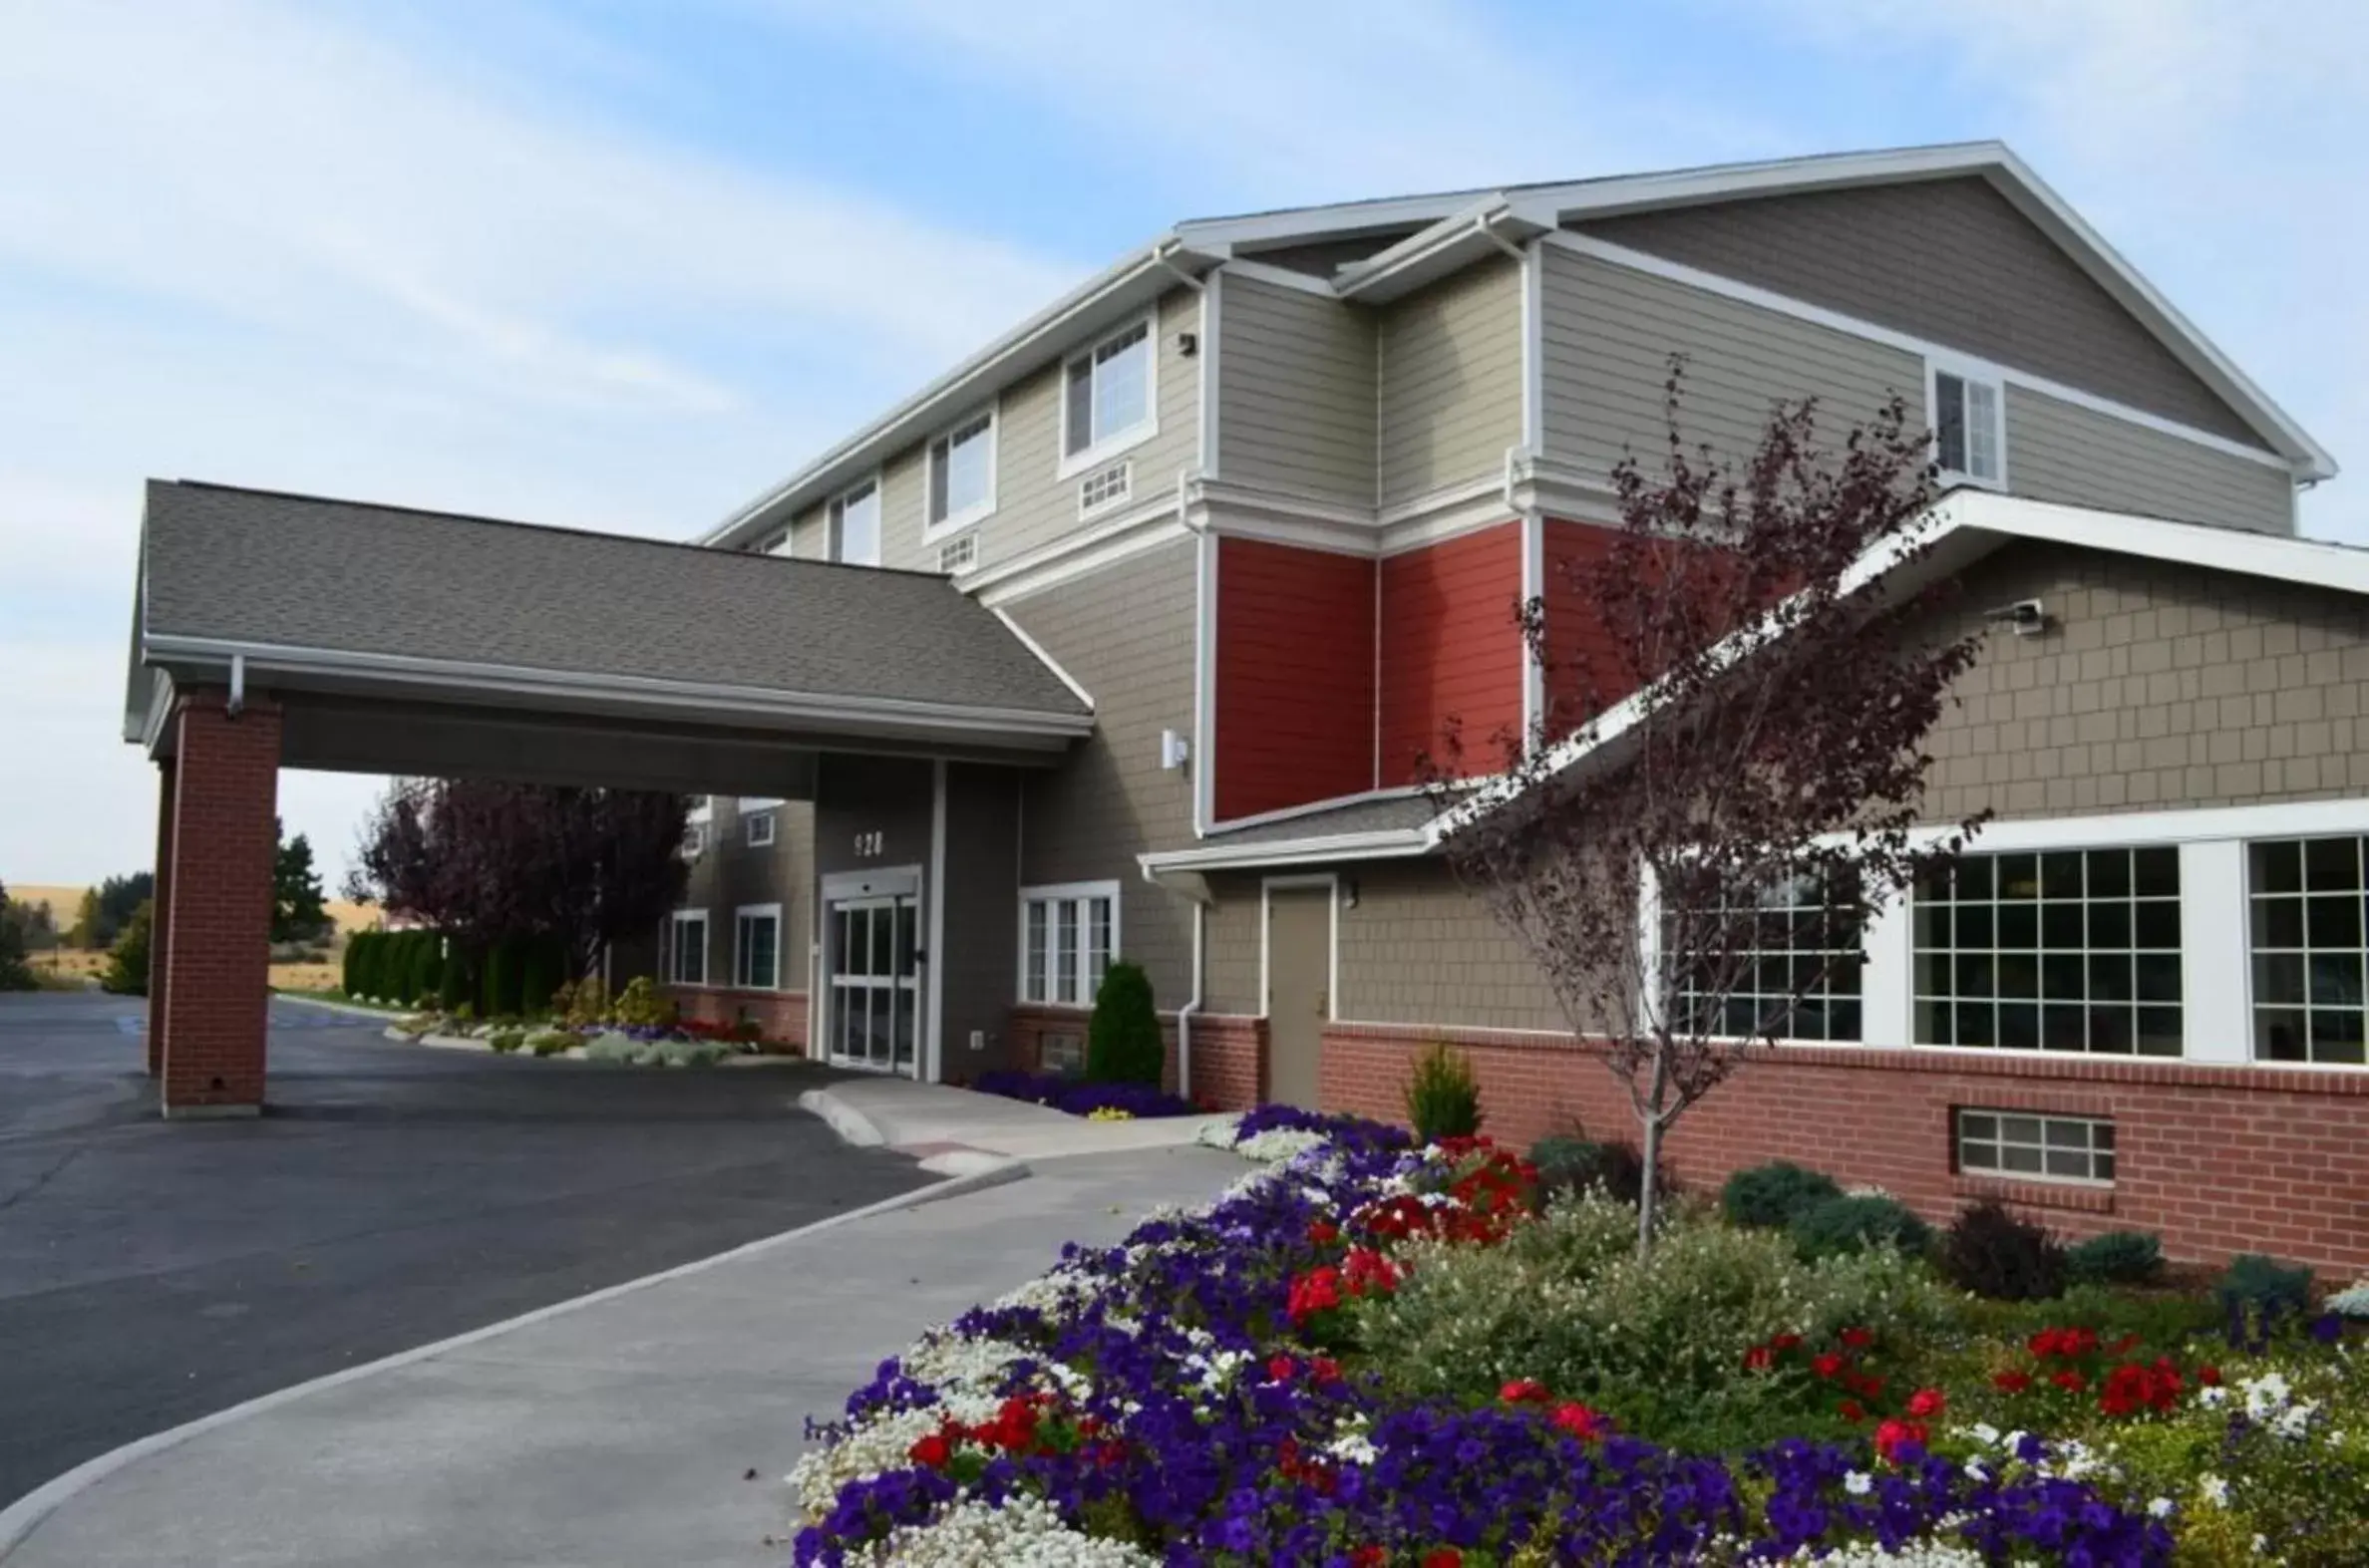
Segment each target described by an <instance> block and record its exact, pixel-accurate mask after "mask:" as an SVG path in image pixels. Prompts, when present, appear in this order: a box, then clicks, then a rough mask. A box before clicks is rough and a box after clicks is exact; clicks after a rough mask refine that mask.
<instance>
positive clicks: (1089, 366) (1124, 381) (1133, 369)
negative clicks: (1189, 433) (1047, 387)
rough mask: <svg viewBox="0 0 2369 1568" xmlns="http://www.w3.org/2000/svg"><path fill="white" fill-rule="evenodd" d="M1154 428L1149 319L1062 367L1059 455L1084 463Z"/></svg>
mask: <svg viewBox="0 0 2369 1568" xmlns="http://www.w3.org/2000/svg"><path fill="white" fill-rule="evenodd" d="M1151 428H1152V320H1151V318H1150V317H1149V316H1147V317H1145V318H1144V319H1143V320H1141V321H1137V322H1134V323H1132V324H1130V325H1128V326H1125V327H1122V328H1120V329H1119V330H1118V331H1117V332H1114V333H1112V334H1111V335H1110V336H1109V337H1107V338H1105V339H1103V340H1102V341H1101V342H1100V343H1097V344H1095V345H1094V347H1092V348H1090V349H1088V350H1087V351H1086V352H1085V353H1083V354H1081V355H1079V356H1078V357H1077V358H1076V359H1073V360H1071V361H1070V362H1069V363H1068V364H1067V365H1066V366H1064V367H1063V369H1062V401H1061V430H1062V436H1061V453H1062V456H1063V457H1064V458H1065V459H1069V460H1072V461H1084V460H1086V459H1088V458H1089V457H1090V456H1091V455H1093V454H1095V453H1098V452H1101V451H1104V450H1106V449H1108V448H1110V447H1113V446H1115V445H1116V444H1117V443H1119V442H1120V441H1123V440H1125V439H1126V438H1128V437H1130V436H1133V435H1136V434H1137V433H1138V432H1143V433H1147V434H1148V433H1149V432H1150V430H1151Z"/></svg>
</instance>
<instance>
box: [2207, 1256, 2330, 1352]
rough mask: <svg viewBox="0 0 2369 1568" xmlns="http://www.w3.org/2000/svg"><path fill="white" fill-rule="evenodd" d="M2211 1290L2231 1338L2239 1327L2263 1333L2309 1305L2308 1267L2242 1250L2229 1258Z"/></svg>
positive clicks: (2298, 1314)
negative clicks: (2226, 1320)
mask: <svg viewBox="0 0 2369 1568" xmlns="http://www.w3.org/2000/svg"><path fill="white" fill-rule="evenodd" d="M2212 1294H2213V1296H2214V1298H2215V1299H2217V1300H2218V1301H2219V1302H2220V1306H2221V1311H2222V1312H2223V1313H2224V1314H2225V1315H2226V1316H2227V1318H2228V1320H2229V1325H2230V1329H2231V1335H2232V1338H2235V1337H2237V1334H2238V1331H2239V1330H2240V1328H2242V1329H2243V1330H2244V1331H2245V1333H2246V1335H2247V1336H2249V1337H2250V1336H2253V1335H2266V1334H2267V1333H2268V1332H2269V1331H2270V1330H2272V1329H2274V1328H2276V1327H2277V1326H2278V1325H2279V1324H2280V1323H2281V1322H2283V1321H2285V1320H2286V1319H2289V1318H2295V1317H2300V1316H2302V1314H2303V1312H2304V1310H2305V1309H2306V1308H2308V1307H2309V1306H2310V1305H2311V1270H2309V1269H2306V1268H2297V1267H2295V1266H2293V1265H2291V1264H2285V1263H2281V1262H2279V1261H2278V1260H2277V1259H2275V1258H2266V1257H2264V1256H2262V1254H2260V1253H2258V1252H2243V1253H2239V1254H2238V1255H2237V1256H2236V1257H2234V1258H2231V1259H2230V1260H2229V1266H2228V1268H2227V1269H2225V1270H2223V1271H2222V1273H2221V1277H2220V1280H2219V1282H2218V1283H2216V1284H2215V1285H2214V1286H2213V1290H2212Z"/></svg>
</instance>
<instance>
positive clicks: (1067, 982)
mask: <svg viewBox="0 0 2369 1568" xmlns="http://www.w3.org/2000/svg"><path fill="white" fill-rule="evenodd" d="M1118 951H1119V884H1118V883H1117V882H1073V883H1069V884H1067V885H1064V886H1060V887H1030V888H1023V889H1022V890H1021V894H1020V1000H1021V1001H1023V1002H1040V1003H1046V1004H1050V1005H1052V1006H1056V1007H1091V1006H1092V1005H1093V1003H1094V995H1095V993H1096V992H1097V991H1100V990H1101V989H1102V982H1103V974H1104V972H1105V971H1106V970H1108V969H1109V968H1110V967H1111V959H1112V956H1113V955H1114V954H1116V953H1117V952H1118Z"/></svg>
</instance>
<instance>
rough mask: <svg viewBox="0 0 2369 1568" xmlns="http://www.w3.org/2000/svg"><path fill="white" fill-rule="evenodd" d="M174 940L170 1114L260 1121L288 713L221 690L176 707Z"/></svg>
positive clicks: (166, 988) (169, 923) (166, 882)
mask: <svg viewBox="0 0 2369 1568" xmlns="http://www.w3.org/2000/svg"><path fill="white" fill-rule="evenodd" d="M172 724H173V726H174V735H175V737H176V741H177V744H176V746H175V747H174V765H175V766H174V769H173V785H172V796H173V809H172V827H171V839H172V859H171V869H170V870H169V871H164V872H161V873H160V876H159V881H160V883H161V884H162V885H161V886H160V888H159V891H160V892H165V891H167V890H168V889H169V897H170V907H169V911H168V912H167V914H166V916H165V925H166V928H167V929H168V930H169V932H170V933H171V938H170V946H169V949H168V951H167V953H166V955H165V966H164V983H163V985H162V986H157V985H152V986H151V987H150V990H151V992H152V993H153V994H157V995H160V996H161V997H162V999H163V1003H164V1021H165V1033H164V1074H163V1077H164V1090H163V1094H162V1096H161V1098H162V1100H163V1104H164V1109H165V1114H166V1115H168V1116H189V1115H198V1116H202V1115H241V1114H245V1115H252V1114H254V1113H255V1112H256V1111H257V1110H259V1109H260V1108H261V1107H262V1104H263V1041H264V1030H265V1026H266V1022H267V1017H268V1008H269V1002H270V989H269V988H270V980H271V973H270V961H271V859H272V852H273V850H274V849H275V848H276V847H277V844H276V840H275V837H274V834H273V827H272V812H273V809H274V806H275V804H276V797H277V794H278V788H279V760H280V714H279V707H278V705H277V704H275V703H273V702H271V701H270V700H268V699H267V698H257V697H252V696H250V697H249V698H248V699H247V702H246V706H245V709H244V711H243V712H241V713H239V714H237V715H235V716H234V715H232V714H230V713H229V712H228V710H227V704H226V701H225V694H224V693H223V692H221V691H218V690H198V691H191V692H187V693H184V694H183V695H182V696H181V697H180V699H179V700H178V701H177V702H176V703H175V704H174V712H173V718H172Z"/></svg>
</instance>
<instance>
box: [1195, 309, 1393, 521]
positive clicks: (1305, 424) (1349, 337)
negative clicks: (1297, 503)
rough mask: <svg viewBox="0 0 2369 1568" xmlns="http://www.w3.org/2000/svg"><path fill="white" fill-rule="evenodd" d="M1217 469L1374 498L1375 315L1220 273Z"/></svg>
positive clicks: (1348, 497)
mask: <svg viewBox="0 0 2369 1568" xmlns="http://www.w3.org/2000/svg"><path fill="white" fill-rule="evenodd" d="M1220 276H1222V278H1223V280H1224V281H1223V282H1222V283H1220V284H1219V285H1218V289H1219V296H1218V307H1217V320H1218V338H1219V343H1218V354H1217V409H1218V419H1217V472H1218V475H1219V476H1220V477H1221V478H1224V479H1227V480H1229V481H1232V482H1236V483H1241V484H1252V485H1257V486H1259V487H1261V488H1265V489H1275V490H1288V491H1291V492H1293V493H1296V494H1301V495H1311V496H1315V497H1318V498H1320V499H1324V500H1338V501H1346V502H1349V503H1351V504H1353V505H1358V506H1370V505H1372V504H1373V503H1374V437H1375V430H1374V392H1375V388H1374V370H1375V366H1374V318H1373V317H1372V316H1371V315H1369V314H1366V313H1364V312H1362V311H1360V310H1358V309H1357V308H1356V307H1355V306H1352V305H1347V304H1344V303H1342V302H1341V301H1339V300H1335V299H1325V298H1322V297H1321V296H1319V295H1315V294H1308V293H1303V292H1301V291H1300V290H1298V289H1292V288H1284V287H1281V286H1279V285H1277V284H1273V283H1264V282H1260V281H1259V280H1257V279H1255V278H1248V277H1243V276H1242V275H1241V274H1239V273H1234V272H1226V273H1222V274H1220Z"/></svg>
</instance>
